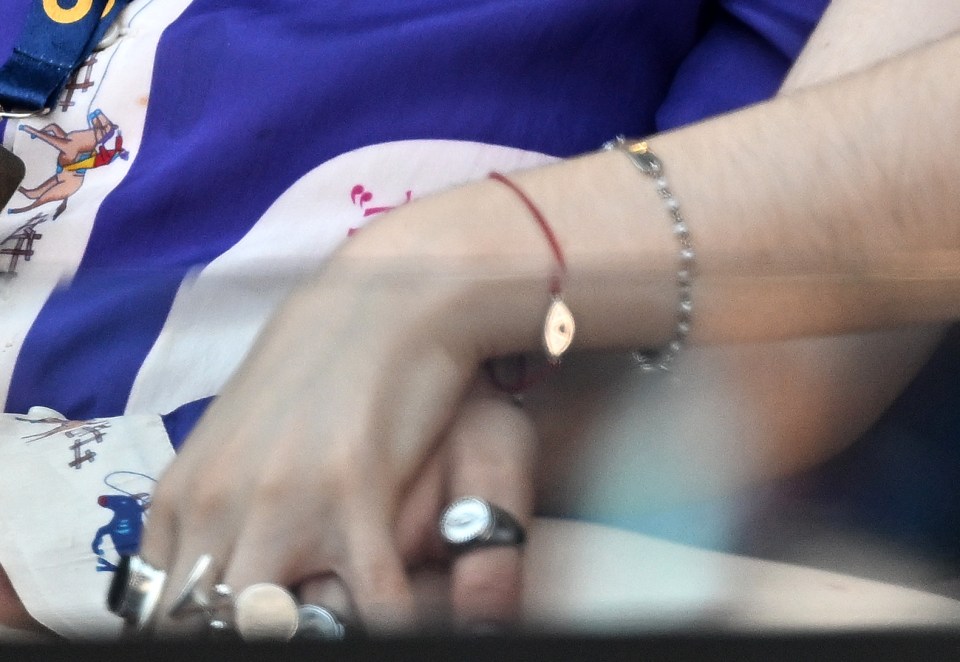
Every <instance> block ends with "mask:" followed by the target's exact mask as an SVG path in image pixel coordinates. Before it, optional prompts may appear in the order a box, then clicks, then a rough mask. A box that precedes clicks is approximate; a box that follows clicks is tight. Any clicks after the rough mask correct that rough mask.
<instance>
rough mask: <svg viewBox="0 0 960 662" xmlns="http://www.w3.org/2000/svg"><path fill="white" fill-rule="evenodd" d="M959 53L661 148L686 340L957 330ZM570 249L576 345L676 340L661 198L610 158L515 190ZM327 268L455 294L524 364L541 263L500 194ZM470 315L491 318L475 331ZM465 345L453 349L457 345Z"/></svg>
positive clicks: (486, 187)
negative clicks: (681, 254)
mask: <svg viewBox="0 0 960 662" xmlns="http://www.w3.org/2000/svg"><path fill="white" fill-rule="evenodd" d="M958 55H960V39H958V38H955V37H953V38H949V39H946V40H944V41H942V42H940V43H938V44H935V45H934V46H931V47H927V48H924V49H922V50H921V51H918V52H915V53H912V54H910V55H908V56H905V57H902V58H898V59H897V60H895V61H892V62H889V63H886V64H883V65H881V66H880V67H878V68H875V69H872V70H869V71H867V72H865V73H863V74H858V75H855V76H850V77H848V78H845V79H843V80H842V81H839V82H837V83H831V84H828V85H825V86H820V87H817V88H814V89H811V90H807V91H804V92H801V93H798V94H795V95H790V96H786V97H780V98H778V99H776V100H773V101H771V102H768V103H765V104H761V105H759V106H756V107H753V108H750V109H747V110H744V111H740V112H737V113H733V114H731V115H727V116H724V117H721V118H718V119H715V120H711V121H708V122H704V123H701V124H698V125H695V126H692V127H688V128H685V129H681V130H678V131H674V132H671V133H669V134H664V135H660V136H656V137H654V138H653V139H652V143H651V144H652V146H653V148H654V149H655V150H656V151H657V153H658V154H659V155H660V156H661V158H662V159H663V161H664V163H665V164H666V168H667V177H668V180H669V181H670V183H671V186H672V188H673V190H674V192H675V194H676V196H677V198H678V199H679V200H680V201H681V203H682V207H683V210H684V213H685V215H686V217H687V218H688V220H689V225H690V227H691V232H692V236H693V241H694V245H695V247H696V250H697V255H698V266H699V271H698V275H697V278H696V282H695V289H694V300H695V310H696V312H695V315H696V324H695V325H694V331H693V336H692V339H693V340H695V341H697V342H705V343H715V342H722V341H744V340H769V339H776V338H785V337H795V336H801V335H812V334H822V333H838V332H849V331H856V330H864V329H882V328H888V327H895V326H899V325H904V324H912V323H926V322H935V321H944V320H949V319H953V318H955V317H957V316H958V315H960V280H958V278H957V276H958V274H957V264H960V260H958V259H957V257H958V248H960V225H958V223H957V221H956V218H957V213H958V206H957V203H956V201H955V200H954V196H953V194H952V192H951V187H952V185H953V184H952V183H953V182H954V181H956V180H957V177H958V175H960V172H958V170H960V162H958V161H957V160H956V159H954V158H952V154H953V153H955V152H956V151H957V147H958V143H960V126H958V123H957V121H956V117H955V116H956V112H955V111H956V108H957V107H958V106H960V87H958V86H957V85H956V84H954V83H951V81H950V78H951V76H952V73H951V68H950V67H949V66H947V65H948V63H950V62H952V61H954V60H955V58H956V57H957V56H958ZM515 181H517V182H518V183H519V184H520V186H522V187H523V188H524V189H525V190H526V191H527V193H528V195H529V196H530V197H531V198H532V199H533V200H535V201H536V202H537V203H538V204H539V205H540V207H541V209H542V210H543V213H544V214H545V216H546V218H548V219H549V220H550V222H551V224H552V225H553V227H554V230H555V232H556V233H557V235H558V237H559V240H560V243H561V245H562V246H563V247H564V249H565V251H566V256H567V260H568V264H569V273H568V277H567V280H566V298H567V301H568V303H569V305H570V307H571V309H572V310H573V311H574V313H575V315H576V317H577V322H578V332H577V339H576V340H575V347H583V348H586V347H632V346H656V345H659V344H660V343H662V342H664V341H665V340H666V339H667V338H668V337H669V335H670V333H671V330H672V324H673V317H674V310H675V306H676V285H675V282H674V274H675V270H676V265H677V259H676V255H677V245H676V242H675V240H674V238H673V237H672V235H671V232H670V225H669V222H668V217H667V215H666V211H665V209H664V208H663V203H662V200H661V199H659V197H658V196H657V194H656V191H655V188H654V186H653V184H652V182H650V181H647V180H646V178H644V177H643V176H642V175H641V174H640V173H638V172H637V171H636V169H635V168H634V167H633V166H632V165H631V164H630V163H629V162H628V160H627V159H626V158H625V157H624V156H623V155H622V154H617V153H596V154H591V155H587V156H585V157H583V158H579V159H572V160H569V161H565V162H563V163H560V164H557V165H554V166H551V167H547V168H542V169H537V170H531V171H527V172H523V173H518V174H516V175H515ZM359 239H360V241H355V242H352V243H351V244H350V246H348V250H347V251H345V252H344V253H343V254H342V255H341V256H340V260H338V262H339V263H340V264H341V265H342V264H344V263H345V262H344V260H346V263H350V262H351V260H352V262H353V264H354V265H356V264H362V265H369V264H370V262H368V261H367V260H356V259H352V258H358V257H361V256H363V257H367V258H370V257H375V258H377V259H376V260H375V264H376V265H377V266H376V269H377V270H378V271H383V272H385V273H393V272H394V271H395V270H396V269H400V270H410V269H415V270H418V271H419V270H423V272H424V273H430V274H431V277H432V278H435V279H438V280H439V281H446V282H453V281H457V282H458V283H459V284H458V285H457V286H456V287H454V288H452V289H453V290H456V289H459V290H461V291H460V292H459V293H458V294H457V295H456V296H452V300H453V301H455V302H456V305H461V304H462V303H463V302H464V301H467V300H469V301H471V302H472V303H473V304H475V307H474V308H468V309H466V310H460V309H458V313H459V314H460V324H462V325H467V327H474V328H468V329H467V331H468V332H469V333H476V334H477V336H478V337H479V342H480V344H481V345H482V351H483V353H487V354H493V353H507V352H512V351H517V350H521V349H528V348H533V347H536V346H537V342H538V334H539V327H540V325H541V323H542V319H543V318H542V315H543V311H544V310H545V308H546V302H547V300H548V295H547V293H546V288H547V285H546V283H547V281H548V278H549V276H550V275H551V274H552V273H553V272H554V270H555V268H556V267H555V264H554V258H553V256H552V254H551V253H550V250H549V248H548V247H547V244H546V241H545V239H544V237H543V236H542V234H541V233H540V230H539V229H538V228H537V227H536V225H535V224H534V222H533V220H532V219H531V218H530V217H529V215H528V212H527V210H526V209H525V208H524V207H523V206H522V205H521V204H520V203H519V202H518V201H517V200H516V199H515V198H514V197H513V194H512V193H511V192H509V191H507V190H505V189H504V188H503V187H501V186H500V185H499V184H497V183H495V182H484V183H478V184H474V185H470V186H467V187H463V188H461V189H457V190H455V191H452V192H449V193H447V194H443V195H440V196H436V197H434V198H431V199H428V200H424V201H421V202H418V203H415V204H411V205H408V206H406V207H404V208H403V209H401V210H400V211H399V212H398V213H396V214H394V215H393V219H392V221H387V220H384V221H383V222H382V223H379V224H378V225H377V226H375V227H373V228H371V229H369V230H368V231H365V233H364V235H362V236H361V237H359ZM470 310H479V311H501V312H502V314H498V315H497V316H496V317H495V319H491V318H490V315H489V314H477V315H475V316H471V315H470ZM463 331H464V329H463V328H462V327H461V328H458V329H456V332H455V333H454V335H457V334H459V333H462V332H463Z"/></svg>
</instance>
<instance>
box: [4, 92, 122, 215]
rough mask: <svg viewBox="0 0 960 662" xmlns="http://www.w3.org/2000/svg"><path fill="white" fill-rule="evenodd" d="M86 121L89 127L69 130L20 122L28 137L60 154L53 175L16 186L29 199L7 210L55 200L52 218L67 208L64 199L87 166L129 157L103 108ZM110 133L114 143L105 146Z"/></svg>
mask: <svg viewBox="0 0 960 662" xmlns="http://www.w3.org/2000/svg"><path fill="white" fill-rule="evenodd" d="M87 123H88V124H89V128H87V129H82V130H79V131H70V132H69V133H68V132H66V131H64V130H63V129H62V128H61V127H60V126H59V125H57V124H48V125H47V126H45V127H43V128H42V129H35V128H33V127H32V126H27V125H25V124H21V125H20V130H21V131H23V132H25V133H27V134H29V135H30V137H31V138H36V139H39V140H42V141H43V142H45V143H46V144H48V145H50V146H51V147H53V148H55V149H56V150H57V151H58V152H60V154H59V156H58V157H57V172H56V174H55V175H53V176H52V177H50V178H49V179H47V180H46V181H45V182H43V183H42V184H40V185H39V186H37V187H35V188H31V189H28V188H24V187H23V186H21V187H20V188H19V189H17V190H19V191H20V193H22V194H23V195H25V196H26V197H28V198H30V199H31V200H33V202H32V203H30V204H29V205H27V206H25V207H20V208H18V209H11V210H10V212H9V213H11V214H18V213H21V212H25V211H30V210H31V209H34V208H36V207H39V206H40V205H45V204H47V203H48V202H57V201H59V202H60V205H59V206H58V207H57V209H56V211H55V212H54V213H53V219H55V218H57V217H58V216H59V215H60V214H62V213H63V212H64V210H65V209H66V208H67V199H68V198H69V197H70V196H71V195H73V194H74V193H76V192H77V191H78V190H80V187H81V186H82V185H83V177H84V175H85V174H86V172H87V170H90V169H92V168H99V167H101V166H105V165H108V164H110V163H112V162H113V161H114V160H115V159H117V158H118V157H119V158H121V159H127V158H129V156H130V154H129V152H127V150H125V149H123V136H122V135H121V134H120V130H119V127H118V126H117V125H116V124H114V123H113V122H111V121H110V119H109V118H108V117H107V116H106V115H104V114H103V111H101V110H95V111H93V112H92V113H90V115H89V116H88V117H87ZM114 136H116V142H115V145H114V147H112V148H107V146H106V143H107V141H108V140H110V139H111V138H113V137H114ZM51 220H52V219H51Z"/></svg>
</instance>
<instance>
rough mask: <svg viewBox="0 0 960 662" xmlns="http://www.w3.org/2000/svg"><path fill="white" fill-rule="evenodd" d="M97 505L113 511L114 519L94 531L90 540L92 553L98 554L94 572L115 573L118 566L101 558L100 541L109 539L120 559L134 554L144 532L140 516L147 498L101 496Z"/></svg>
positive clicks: (138, 495)
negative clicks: (95, 532) (121, 556)
mask: <svg viewBox="0 0 960 662" xmlns="http://www.w3.org/2000/svg"><path fill="white" fill-rule="evenodd" d="M97 503H98V504H99V505H101V506H103V507H104V508H109V509H110V510H112V511H113V518H112V519H111V520H110V521H109V522H108V523H106V524H105V525H103V526H101V527H100V528H99V529H97V534H96V535H95V536H94V537H93V543H92V544H91V547H92V548H93V553H94V554H96V555H97V557H98V558H97V572H114V571H116V569H117V566H116V565H114V564H113V563H111V562H110V561H108V560H107V559H106V558H104V554H103V539H104V538H106V537H107V536H110V538H111V539H113V546H114V548H115V549H116V550H117V553H119V554H121V555H123V556H129V555H132V554H136V552H137V547H139V545H140V536H141V534H142V533H143V513H144V510H145V509H146V505H145V504H146V503H147V495H146V494H136V495H133V496H127V495H125V494H104V495H103V496H101V497H100V498H98V499H97Z"/></svg>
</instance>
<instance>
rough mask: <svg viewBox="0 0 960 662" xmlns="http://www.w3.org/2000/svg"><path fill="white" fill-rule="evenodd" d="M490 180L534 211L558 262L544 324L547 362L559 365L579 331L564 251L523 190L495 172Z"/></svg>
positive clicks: (544, 346)
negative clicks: (567, 295)
mask: <svg viewBox="0 0 960 662" xmlns="http://www.w3.org/2000/svg"><path fill="white" fill-rule="evenodd" d="M489 176H490V179H493V180H495V181H498V182H500V183H501V184H503V185H504V186H506V187H507V188H509V189H510V190H511V191H513V192H514V193H515V194H516V195H517V197H518V198H520V200H521V201H522V202H523V204H524V206H526V208H527V209H528V210H530V214H531V215H532V216H533V218H534V220H536V222H537V225H538V226H539V227H540V230H542V231H543V234H544V236H545V237H546V238H547V243H548V244H550V249H551V250H552V251H553V255H554V257H555V258H556V260H557V272H556V273H555V274H554V275H553V277H552V278H551V279H550V295H551V297H552V299H553V301H552V302H551V303H550V307H549V308H548V309H547V316H546V319H545V320H544V323H543V348H544V350H545V351H546V353H547V360H548V361H549V362H550V363H551V364H553V365H556V364H558V363H559V362H560V357H561V356H562V355H563V353H564V352H566V351H567V349H568V348H569V347H570V344H571V343H572V342H573V334H574V331H575V329H576V325H575V323H574V321H573V313H571V312H570V309H569V308H567V304H565V303H564V302H563V279H564V277H565V276H566V275H567V261H566V260H565V259H564V257H563V249H562V248H561V247H560V242H559V241H557V235H556V234H555V233H554V232H553V228H551V227H550V224H549V223H548V222H547V219H546V218H545V217H544V215H543V214H542V213H541V212H540V210H539V209H538V208H537V206H536V205H535V204H534V203H533V201H532V200H531V199H530V198H529V197H528V196H527V194H526V193H524V192H523V190H522V189H521V188H520V187H519V186H517V185H516V184H514V183H513V182H512V181H510V180H509V179H507V177H506V176H504V175H503V174H501V173H499V172H491V173H490V175H489Z"/></svg>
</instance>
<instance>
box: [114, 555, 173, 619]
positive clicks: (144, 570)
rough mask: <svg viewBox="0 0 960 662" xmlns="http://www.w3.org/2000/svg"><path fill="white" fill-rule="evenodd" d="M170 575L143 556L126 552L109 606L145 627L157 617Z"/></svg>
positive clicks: (118, 614) (115, 575) (117, 613)
mask: <svg viewBox="0 0 960 662" xmlns="http://www.w3.org/2000/svg"><path fill="white" fill-rule="evenodd" d="M166 579H167V573H165V572H164V571H163V570H158V569H157V568H154V567H153V566H151V565H150V564H149V563H147V562H146V561H144V560H143V559H142V558H140V557H139V556H123V557H121V558H120V563H119V564H118V566H117V571H116V573H115V574H114V575H113V579H112V580H111V582H110V590H109V592H108V593H107V608H108V609H109V610H110V611H112V612H113V613H114V614H116V615H117V616H119V617H120V618H122V619H123V620H125V621H126V622H127V623H129V624H130V625H135V626H136V628H137V629H138V630H141V629H143V628H144V627H146V626H147V625H148V624H149V623H150V621H151V619H152V618H153V613H154V611H155V610H156V608H157V602H159V600H160V594H161V593H162V592H163V585H164V583H165V582H166Z"/></svg>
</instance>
